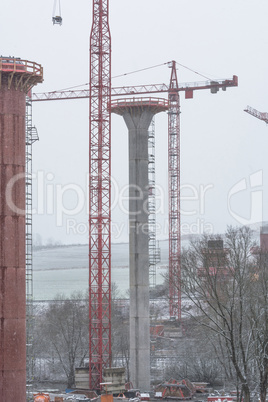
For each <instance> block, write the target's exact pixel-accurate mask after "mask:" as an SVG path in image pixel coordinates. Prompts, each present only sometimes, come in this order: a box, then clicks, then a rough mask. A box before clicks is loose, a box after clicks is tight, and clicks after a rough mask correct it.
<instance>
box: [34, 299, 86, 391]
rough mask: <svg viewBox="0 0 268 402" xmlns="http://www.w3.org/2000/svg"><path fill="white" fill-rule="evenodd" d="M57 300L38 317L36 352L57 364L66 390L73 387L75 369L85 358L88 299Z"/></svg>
mask: <svg viewBox="0 0 268 402" xmlns="http://www.w3.org/2000/svg"><path fill="white" fill-rule="evenodd" d="M56 299H57V300H55V301H53V302H51V303H49V306H48V308H47V309H46V310H45V311H44V312H43V315H42V317H39V323H38V326H37V336H38V339H39V341H38V342H39V349H41V350H46V351H47V355H49V356H50V358H51V359H50V361H51V362H52V363H53V365H54V364H55V360H57V362H58V363H59V364H60V367H61V368H62V369H63V371H64V373H65V375H66V378H67V387H72V386H73V385H74V380H75V367H80V366H81V365H83V363H84V358H85V357H86V356H87V355H88V342H89V336H88V317H89V315H88V299H86V300H85V295H83V294H81V293H74V294H72V295H71V297H70V298H66V297H65V296H63V295H62V296H59V297H57V298H56Z"/></svg>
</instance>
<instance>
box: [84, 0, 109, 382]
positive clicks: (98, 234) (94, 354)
mask: <svg viewBox="0 0 268 402" xmlns="http://www.w3.org/2000/svg"><path fill="white" fill-rule="evenodd" d="M110 103H111V36H110V29H109V0H93V22H92V29H91V34H90V84H89V130H90V131H89V387H90V389H99V388H100V383H101V382H102V370H103V368H104V367H107V366H110V362H111V233H110V226H111V208H110V205H111V181H110V177H111V113H110V111H109V105H110Z"/></svg>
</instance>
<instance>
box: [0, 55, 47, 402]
mask: <svg viewBox="0 0 268 402" xmlns="http://www.w3.org/2000/svg"><path fill="white" fill-rule="evenodd" d="M42 81H43V69H42V67H41V66H40V65H39V64H36V63H34V62H30V61H26V60H21V59H18V58H13V57H0V400H1V401H2V402H9V401H21V402H24V401H26V319H25V312H26V300H25V109H26V94H27V93H28V92H29V91H30V90H31V88H32V87H33V86H34V85H36V84H37V83H39V82H42Z"/></svg>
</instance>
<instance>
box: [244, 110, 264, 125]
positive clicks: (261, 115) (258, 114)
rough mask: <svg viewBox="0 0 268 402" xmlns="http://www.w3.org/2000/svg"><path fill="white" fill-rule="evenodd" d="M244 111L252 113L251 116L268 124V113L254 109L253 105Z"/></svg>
mask: <svg viewBox="0 0 268 402" xmlns="http://www.w3.org/2000/svg"><path fill="white" fill-rule="evenodd" d="M244 112H247V113H248V114H251V116H254V117H257V119H260V120H263V121H265V123H266V124H268V113H266V112H259V111H258V110H256V109H253V107H250V106H247V107H246V109H244Z"/></svg>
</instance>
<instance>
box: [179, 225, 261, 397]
mask: <svg viewBox="0 0 268 402" xmlns="http://www.w3.org/2000/svg"><path fill="white" fill-rule="evenodd" d="M224 241H225V247H223V239H222V238H221V237H219V236H215V237H214V238H212V239H211V237H208V236H203V237H202V239H200V240H197V241H195V242H192V243H191V245H190V247H189V249H188V250H184V252H183V253H182V272H183V275H182V280H181V289H182V292H183V293H184V294H185V295H186V297H187V298H188V299H189V301H190V303H191V305H192V308H191V309H190V310H189V311H188V314H190V315H191V316H192V317H194V318H195V319H196V320H197V321H198V322H199V324H201V325H202V326H203V327H205V328H207V329H209V331H210V333H211V334H213V333H214V336H213V337H212V336H211V337H210V338H211V339H212V338H213V342H214V347H215V349H216V350H217V352H218V358H219V361H221V362H222V364H224V365H225V367H226V368H227V367H228V364H230V365H231V366H232V368H233V369H234V372H235V375H236V377H237V380H238V382H239V383H240V385H241V391H242V392H241V394H240V395H241V397H242V396H243V398H244V401H245V402H249V401H250V390H251V389H252V388H253V387H254V385H256V381H257V382H258V386H259V388H260V393H261V400H262V402H264V401H265V398H264V396H266V389H267V350H266V348H267V340H268V331H267V330H268V323H267V322H268V321H267V319H266V318H268V317H267V316H266V314H267V313H268V311H267V308H268V307H267V289H268V287H267V284H268V281H267V278H266V276H267V273H266V270H267V269H265V267H267V264H266V260H265V259H264V258H262V259H261V258H256V255H253V254H252V249H253V247H254V246H255V243H254V241H253V236H252V231H251V230H250V229H249V228H246V227H243V228H235V229H234V228H231V227H230V228H228V230H227V232H226V234H225V237H224ZM209 242H210V243H209ZM262 265H263V268H262ZM253 370H255V372H253Z"/></svg>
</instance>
